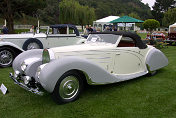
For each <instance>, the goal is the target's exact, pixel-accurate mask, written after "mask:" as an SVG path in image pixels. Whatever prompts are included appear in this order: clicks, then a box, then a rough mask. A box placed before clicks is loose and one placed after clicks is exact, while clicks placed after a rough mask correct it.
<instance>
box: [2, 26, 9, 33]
mask: <svg viewBox="0 0 176 118" xmlns="http://www.w3.org/2000/svg"><path fill="white" fill-rule="evenodd" d="M8 32H9V30H8V29H7V27H6V26H5V25H4V26H3V28H2V33H3V34H8Z"/></svg>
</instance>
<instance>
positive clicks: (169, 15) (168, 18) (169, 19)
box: [162, 8, 176, 27]
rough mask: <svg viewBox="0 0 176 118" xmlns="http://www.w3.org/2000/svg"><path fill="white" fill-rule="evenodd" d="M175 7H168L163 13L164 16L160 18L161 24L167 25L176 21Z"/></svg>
mask: <svg viewBox="0 0 176 118" xmlns="http://www.w3.org/2000/svg"><path fill="white" fill-rule="evenodd" d="M175 16H176V8H173V9H169V10H168V11H167V12H165V13H164V18H163V20H162V23H163V26H166V27H168V26H169V25H171V24H173V23H175V22H176V17H175Z"/></svg>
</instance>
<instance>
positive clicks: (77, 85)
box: [52, 71, 83, 104]
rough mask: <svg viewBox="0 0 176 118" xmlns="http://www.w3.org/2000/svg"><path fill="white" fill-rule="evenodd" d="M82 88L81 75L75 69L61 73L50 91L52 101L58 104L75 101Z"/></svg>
mask: <svg viewBox="0 0 176 118" xmlns="http://www.w3.org/2000/svg"><path fill="white" fill-rule="evenodd" d="M82 88H83V81H82V78H81V76H80V75H79V74H78V73H77V72H76V71H69V72H66V73H65V74H63V75H62V76H61V77H60V79H59V80H58V82H57V84H56V86H55V89H54V91H53V93H52V97H53V99H54V101H55V102H56V103H58V104H63V103H68V102H72V101H75V100H76V99H77V98H78V97H79V95H80V93H81V91H82Z"/></svg>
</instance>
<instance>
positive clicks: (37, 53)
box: [12, 49, 43, 76]
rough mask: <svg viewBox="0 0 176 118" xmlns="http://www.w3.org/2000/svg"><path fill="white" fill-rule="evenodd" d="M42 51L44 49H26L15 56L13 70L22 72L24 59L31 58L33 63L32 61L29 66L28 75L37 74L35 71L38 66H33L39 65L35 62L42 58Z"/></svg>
mask: <svg viewBox="0 0 176 118" xmlns="http://www.w3.org/2000/svg"><path fill="white" fill-rule="evenodd" d="M42 52H43V50H42V49H33V50H28V51H24V52H23V53H21V54H19V55H18V56H17V57H16V58H15V60H14V61H13V66H12V67H13V70H14V71H19V72H20V73H22V70H21V64H22V62H23V61H24V60H29V61H30V62H31V63H30V65H28V67H27V69H26V75H28V76H29V75H30V76H32V75H35V74H34V73H35V72H36V70H37V67H36V69H35V68H34V67H32V66H37V65H35V63H38V62H39V61H40V60H41V58H42ZM39 63H40V62H39ZM31 69H33V72H34V73H33V72H32V71H31Z"/></svg>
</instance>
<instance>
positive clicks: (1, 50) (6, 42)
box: [0, 24, 86, 67]
mask: <svg viewBox="0 0 176 118" xmlns="http://www.w3.org/2000/svg"><path fill="white" fill-rule="evenodd" d="M49 31H52V32H49ZM85 40H86V39H85V38H83V37H81V36H80V35H79V31H78V29H77V28H76V26H74V25H70V24H58V25H51V26H50V27H47V29H46V32H45V33H42V32H40V33H26V34H4V35H0V67H8V66H11V64H12V62H13V60H14V58H15V57H16V56H17V55H18V54H20V53H21V52H23V51H24V50H30V49H43V48H51V47H59V46H66V45H73V44H79V43H82V42H84V41H85Z"/></svg>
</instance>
